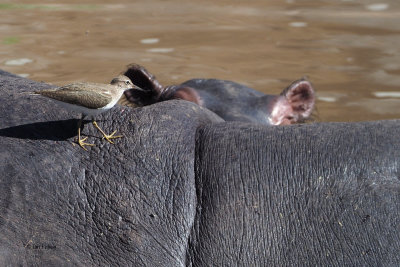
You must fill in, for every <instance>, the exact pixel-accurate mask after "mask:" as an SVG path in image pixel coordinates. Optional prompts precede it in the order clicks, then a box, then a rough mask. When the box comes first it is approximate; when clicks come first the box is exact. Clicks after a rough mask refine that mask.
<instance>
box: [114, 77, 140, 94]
mask: <svg viewBox="0 0 400 267" xmlns="http://www.w3.org/2000/svg"><path fill="white" fill-rule="evenodd" d="M110 84H112V85H116V86H118V87H119V88H121V89H123V90H124V91H126V90H130V89H134V90H139V91H144V90H143V89H142V88H140V87H138V86H136V85H134V84H133V83H132V81H131V80H130V79H129V78H128V77H126V76H125V75H119V76H117V77H115V78H114V79H112V80H111V82H110Z"/></svg>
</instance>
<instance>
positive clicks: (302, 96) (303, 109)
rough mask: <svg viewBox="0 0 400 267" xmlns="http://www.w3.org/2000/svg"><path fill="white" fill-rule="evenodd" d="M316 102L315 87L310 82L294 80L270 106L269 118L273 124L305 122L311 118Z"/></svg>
mask: <svg viewBox="0 0 400 267" xmlns="http://www.w3.org/2000/svg"><path fill="white" fill-rule="evenodd" d="M314 103H315V96H314V89H313V87H312V85H311V83H310V82H308V81H306V80H304V79H303V80H298V81H295V82H293V83H292V84H291V85H290V86H289V87H287V88H286V89H285V90H283V92H282V93H281V94H280V95H279V96H278V97H277V98H276V101H275V102H274V104H273V105H272V106H271V107H270V117H269V120H270V122H271V124H273V125H287V124H293V123H296V122H303V121H304V120H305V119H307V118H309V117H310V115H311V113H312V111H313V109H314Z"/></svg>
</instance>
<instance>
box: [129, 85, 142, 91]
mask: <svg viewBox="0 0 400 267" xmlns="http://www.w3.org/2000/svg"><path fill="white" fill-rule="evenodd" d="M126 90H138V91H142V92H146V90H144V89H142V88H140V87H139V86H136V85H133V86H132V88H128V89H126Z"/></svg>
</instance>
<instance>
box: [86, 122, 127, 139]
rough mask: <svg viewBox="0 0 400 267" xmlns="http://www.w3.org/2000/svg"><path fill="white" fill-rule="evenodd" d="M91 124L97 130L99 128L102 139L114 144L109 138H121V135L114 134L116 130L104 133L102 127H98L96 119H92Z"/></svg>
mask: <svg viewBox="0 0 400 267" xmlns="http://www.w3.org/2000/svg"><path fill="white" fill-rule="evenodd" d="M93 125H94V127H96V128H97V130H99V131H100V132H101V134H102V135H103V139H106V140H107V141H108V142H109V143H111V144H114V142H113V141H111V139H116V138H122V137H123V136H122V135H117V136H114V134H115V133H116V132H117V131H116V130H115V131H114V132H112V134H106V133H105V132H104V131H103V130H102V129H100V127H99V126H98V125H97V122H96V121H93Z"/></svg>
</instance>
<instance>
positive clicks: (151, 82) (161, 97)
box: [123, 64, 315, 125]
mask: <svg viewBox="0 0 400 267" xmlns="http://www.w3.org/2000/svg"><path fill="white" fill-rule="evenodd" d="M123 74H124V75H126V76H127V77H129V78H130V79H131V80H132V82H133V83H134V84H135V85H137V86H139V87H140V88H142V89H144V90H145V91H144V92H140V91H134V90H128V91H126V92H125V96H126V98H127V99H128V101H130V102H131V103H135V104H140V105H149V104H153V103H156V102H160V101H165V100H171V99H183V100H187V101H191V102H194V103H196V104H198V105H200V106H203V107H205V108H207V109H209V110H211V111H213V112H214V113H216V114H217V115H218V116H220V117H221V118H223V119H224V120H226V121H243V122H253V123H258V124H263V125H288V124H293V123H298V122H304V121H305V120H307V119H308V118H309V117H310V115H311V114H312V111H313V109H314V104H315V93H314V89H313V87H312V85H311V83H310V82H309V81H307V80H305V79H301V80H297V81H295V82H293V83H292V84H291V85H289V86H288V87H287V88H286V89H285V90H283V91H282V93H281V94H280V95H266V94H264V93H261V92H258V91H256V90H254V89H251V88H249V87H247V86H244V85H242V84H238V83H235V82H232V81H225V80H217V79H192V80H189V81H186V82H184V83H182V84H180V85H172V86H166V87H164V86H162V85H161V84H160V83H159V82H158V81H157V79H156V77H155V76H154V75H153V74H151V73H150V72H149V71H147V70H146V69H145V68H144V67H143V66H140V65H138V64H131V65H128V66H127V69H126V70H125V71H124V72H123Z"/></svg>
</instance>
